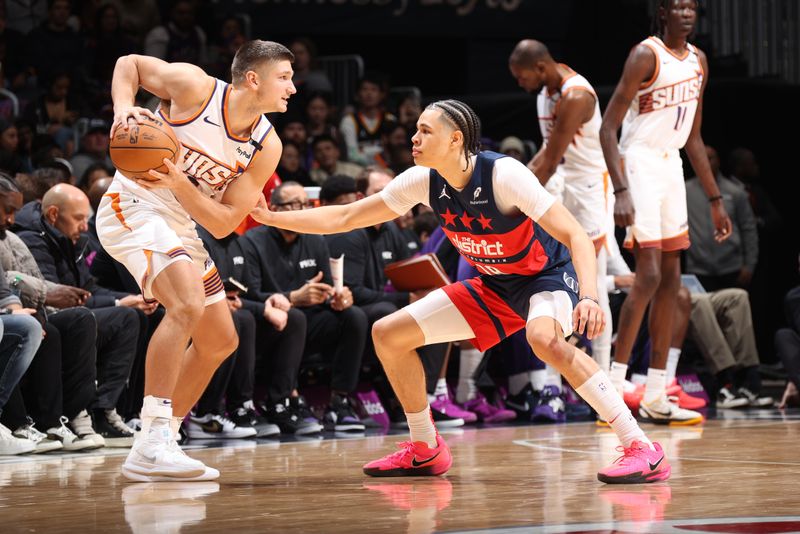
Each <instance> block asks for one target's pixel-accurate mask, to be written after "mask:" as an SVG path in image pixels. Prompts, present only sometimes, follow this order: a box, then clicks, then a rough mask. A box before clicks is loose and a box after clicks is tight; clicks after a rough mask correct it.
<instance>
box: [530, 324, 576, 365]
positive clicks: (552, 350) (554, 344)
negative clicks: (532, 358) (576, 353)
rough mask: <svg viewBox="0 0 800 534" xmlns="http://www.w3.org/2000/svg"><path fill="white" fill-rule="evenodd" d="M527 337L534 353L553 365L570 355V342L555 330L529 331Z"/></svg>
mask: <svg viewBox="0 0 800 534" xmlns="http://www.w3.org/2000/svg"><path fill="white" fill-rule="evenodd" d="M526 337H527V338H528V344H529V345H530V346H531V348H532V349H533V353H534V354H536V357H537V358H539V359H540V360H542V361H543V362H544V363H546V364H550V365H553V364H556V363H557V362H558V361H559V360H563V359H566V358H569V356H570V353H571V351H570V345H569V343H567V342H566V341H564V340H563V339H562V338H561V337H559V336H558V335H557V334H556V333H555V332H547V331H533V332H528V333H527V336H526Z"/></svg>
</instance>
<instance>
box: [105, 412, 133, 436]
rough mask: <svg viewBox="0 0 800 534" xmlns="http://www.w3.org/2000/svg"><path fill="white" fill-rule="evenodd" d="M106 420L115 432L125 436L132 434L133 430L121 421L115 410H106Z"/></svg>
mask: <svg viewBox="0 0 800 534" xmlns="http://www.w3.org/2000/svg"><path fill="white" fill-rule="evenodd" d="M106 420H107V421H108V423H109V424H110V425H111V426H112V427H114V429H115V430H119V431H120V432H123V433H125V434H133V429H132V428H131V427H129V426H128V425H126V424H125V421H123V420H122V417H120V415H119V414H118V413H117V410H116V409H114V410H106Z"/></svg>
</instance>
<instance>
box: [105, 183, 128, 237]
mask: <svg viewBox="0 0 800 534" xmlns="http://www.w3.org/2000/svg"><path fill="white" fill-rule="evenodd" d="M103 196H104V197H108V198H110V199H111V209H112V210H114V213H115V214H116V216H117V220H119V222H120V224H122V226H123V227H124V228H125V229H126V230H128V231H129V232H133V230H132V229H131V227H130V226H128V223H127V222H125V216H124V215H123V214H122V208H120V207H119V193H105V194H104V195H103Z"/></svg>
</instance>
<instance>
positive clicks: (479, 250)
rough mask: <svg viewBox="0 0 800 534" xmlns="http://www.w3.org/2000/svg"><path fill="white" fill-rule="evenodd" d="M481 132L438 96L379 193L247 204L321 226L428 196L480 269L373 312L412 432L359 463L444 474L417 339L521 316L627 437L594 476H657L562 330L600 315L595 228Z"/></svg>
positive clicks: (348, 223) (276, 219)
mask: <svg viewBox="0 0 800 534" xmlns="http://www.w3.org/2000/svg"><path fill="white" fill-rule="evenodd" d="M479 139H480V121H479V120H478V117H477V116H476V115H475V112H474V111H472V109H470V108H469V106H467V105H466V104H464V103H463V102H459V101H457V100H444V101H439V102H434V103H433V104H431V105H429V106H428V107H427V108H426V110H425V111H424V112H423V113H422V115H421V116H420V118H419V121H418V123H417V133H416V134H415V135H414V137H413V139H412V141H413V150H412V153H413V156H414V161H415V162H416V163H417V165H418V166H416V167H412V168H411V169H409V170H407V171H405V172H404V173H402V174H400V175H399V176H397V177H396V178H395V179H394V180H393V181H392V182H391V183H390V184H389V185H388V186H387V187H386V188H385V189H384V190H383V191H382V192H381V193H380V194H379V195H373V196H370V197H367V198H365V199H362V200H359V201H357V202H354V203H352V204H347V205H343V206H326V207H322V208H317V209H313V210H306V211H293V212H281V213H274V212H270V211H269V210H267V209H266V206H265V204H264V202H263V201H262V202H261V203H260V204H259V206H258V207H257V208H256V209H255V210H254V211H253V212H252V216H253V217H254V218H255V219H256V220H257V221H259V222H262V223H264V224H268V225H271V226H277V227H280V228H285V229H287V230H293V231H296V232H304V233H322V234H328V233H337V232H346V231H349V230H352V229H354V228H360V227H365V226H370V225H374V224H378V223H381V222H385V221H389V220H392V219H394V218H396V217H397V215H398V214H402V213H406V212H407V211H408V210H409V209H410V208H411V207H413V206H415V205H416V204H419V203H423V204H427V205H429V206H430V207H431V208H433V210H434V211H435V212H436V213H437V215H438V216H439V218H440V221H441V224H442V227H443V229H444V230H445V233H446V234H447V237H448V238H449V239H450V241H451V242H452V243H453V244H454V245H455V246H456V247H457V248H458V250H459V251H460V253H461V254H462V256H464V258H465V259H466V260H467V261H468V262H470V263H471V264H472V265H474V266H475V267H476V268H477V269H478V270H479V271H480V272H481V273H482V274H480V275H479V276H477V277H475V278H472V279H469V280H464V281H460V282H456V283H454V284H451V285H449V286H446V287H444V288H442V289H437V290H435V291H432V292H431V293H429V294H428V295H427V296H426V297H424V298H422V299H420V300H418V301H416V302H414V303H412V304H410V305H408V306H406V307H405V308H403V309H402V310H398V311H397V312H395V313H393V314H391V315H389V316H387V317H384V318H383V319H381V320H380V321H378V322H377V323H375V325H374V327H373V330H372V335H373V341H374V345H375V350H376V352H377V354H378V357H379V358H380V360H381V363H382V364H383V367H384V369H385V370H386V374H387V376H388V377H389V380H390V381H391V383H392V387H393V388H394V391H395V393H396V394H397V398H398V399H399V400H400V402H401V403H402V404H403V408H404V410H405V412H406V418H407V419H408V425H409V429H410V430H411V441H409V442H406V443H403V444H401V450H400V451H398V452H395V453H392V454H389V455H387V456H385V457H384V458H381V459H379V460H376V461H373V462H370V463H368V464H366V465H365V466H364V472H365V473H366V474H368V475H371V476H407V475H440V474H443V473H445V472H446V471H447V470H448V469H449V468H450V466H451V464H452V457H451V455H450V450H449V448H448V447H447V444H446V443H445V442H444V440H443V439H442V437H441V436H439V435H438V433H437V432H436V428H435V427H434V425H433V421H432V419H431V414H430V407H429V406H428V401H427V396H426V392H425V384H424V380H425V379H424V373H423V369H422V364H421V362H420V360H419V357H418V356H417V354H416V352H415V351H414V349H416V348H417V347H420V346H422V345H427V344H431V343H442V342H448V341H457V340H464V339H470V340H472V341H473V343H474V344H475V345H476V346H477V347H479V348H480V349H481V350H484V349H486V348H488V347H491V346H492V345H494V344H495V343H497V342H498V341H500V340H501V339H502V338H504V337H505V336H507V335H510V334H512V333H514V332H516V331H518V330H521V329H523V328H524V329H525V330H526V335H527V338H528V341H529V342H530V344H531V347H532V348H533V350H534V352H535V353H536V354H537V356H539V357H540V358H541V359H542V360H543V361H545V362H546V363H548V364H550V365H552V366H553V367H555V368H556V369H557V370H558V371H559V372H560V373H561V374H563V375H564V377H565V378H566V379H567V380H568V381H569V382H570V383H571V384H572V385H573V386H575V388H576V390H577V392H578V393H579V394H580V395H581V396H583V398H585V399H586V400H587V401H588V402H589V404H591V405H592V407H594V409H595V410H597V412H598V413H599V414H600V415H601V416H602V417H603V418H604V419H605V420H606V421H609V423H610V425H611V427H612V429H614V431H615V432H616V433H617V435H618V436H619V437H620V440H621V441H622V444H623V446H624V447H625V451H626V452H625V454H624V455H623V456H622V457H621V458H620V459H618V460H617V461H615V463H614V464H612V465H611V466H610V467H608V468H606V469H604V470H602V471H601V472H600V473H599V474H598V478H599V479H600V480H603V481H605V482H617V483H619V482H625V483H636V482H654V481H656V480H665V479H666V478H668V477H669V474H670V467H669V464H668V463H667V461H666V459H665V457H664V453H663V451H662V450H661V447H660V446H659V445H658V444H654V443H651V442H650V441H649V440H648V439H647V438H646V437H645V435H644V433H643V432H642V431H641V429H640V428H639V426H638V425H637V423H636V420H635V419H634V418H633V416H632V415H631V413H630V410H628V408H627V407H626V406H625V403H624V402H623V400H622V397H621V396H620V395H619V393H617V392H616V390H614V388H613V387H611V384H610V382H609V381H608V378H607V376H606V374H605V372H603V371H602V370H600V369H599V368H598V366H597V364H596V363H595V362H594V361H593V360H592V359H591V358H590V357H589V356H587V355H586V354H585V353H583V352H581V351H579V350H578V349H576V348H575V347H573V346H572V345H570V344H569V343H567V342H566V340H565V337H566V336H569V335H570V334H571V333H572V331H573V323H574V324H575V330H577V331H578V332H584V331H585V332H586V334H587V336H588V337H589V338H592V337H594V336H596V335H597V334H598V333H599V332H600V331H601V330H602V329H603V327H604V316H603V313H602V311H601V309H600V307H599V306H598V304H597V287H596V286H597V284H596V278H595V268H596V266H595V253H594V246H593V245H592V242H591V240H590V239H589V237H588V236H587V235H586V232H585V231H584V230H583V229H582V228H581V226H580V225H579V224H578V222H577V221H576V220H575V219H574V217H572V215H570V213H569V212H568V211H567V210H566V208H564V206H562V205H561V204H560V203H559V202H557V201H556V200H555V199H554V198H553V196H552V195H550V194H549V193H548V192H547V191H545V190H544V188H543V187H542V186H541V185H540V184H539V181H538V180H537V179H536V177H535V176H534V175H533V174H532V173H531V172H530V171H529V170H528V169H527V167H525V166H524V165H523V164H521V163H520V162H518V161H516V160H514V159H512V158H507V157H503V156H501V155H500V154H495V153H492V152H481V151H480V147H479ZM568 251H569V252H568ZM570 253H571V255H572V259H573V260H574V265H573V263H572V261H571V260H570ZM650 466H652V467H650Z"/></svg>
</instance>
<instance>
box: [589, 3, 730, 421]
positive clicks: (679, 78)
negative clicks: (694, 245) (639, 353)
mask: <svg viewBox="0 0 800 534" xmlns="http://www.w3.org/2000/svg"><path fill="white" fill-rule="evenodd" d="M696 21H697V2H696V1H695V0H662V1H661V2H660V3H659V7H658V11H657V13H656V15H655V23H656V24H655V25H654V28H653V30H654V31H653V35H651V36H650V37H648V38H647V39H645V40H644V41H642V42H641V43H640V44H638V45H637V46H635V47H634V48H633V50H632V51H631V53H630V55H629V56H628V60H627V61H626V63H625V68H624V70H623V72H622V78H621V79H620V82H619V84H618V85H617V88H616V89H615V91H614V94H613V95H612V97H611V101H610V102H609V104H608V107H607V108H606V112H605V115H604V116H603V122H602V125H601V127H600V142H601V144H602V146H603V154H604V155H605V159H606V164H607V165H608V172H609V174H610V175H611V179H612V181H613V183H614V195H615V200H616V202H615V207H614V212H615V219H616V222H617V224H618V225H619V226H625V227H628V233H627V237H626V240H625V245H626V247H630V248H633V252H634V255H635V257H636V279H635V282H634V284H633V288H632V289H631V292H630V294H629V295H628V298H626V299H625V303H624V305H623V306H622V310H621V312H620V317H619V331H618V335H617V349H616V353H615V355H614V360H615V361H614V363H613V364H612V367H611V381H612V383H613V384H614V385H615V387H617V389H618V390H621V388H622V383H623V380H624V379H625V374H626V372H627V368H628V365H627V364H628V360H629V358H630V355H631V350H632V348H633V343H634V341H635V339H636V334H637V333H638V331H639V326H640V325H641V322H642V317H643V316H644V311H645V309H646V308H647V305H648V304H650V322H649V327H650V337H651V351H650V369H649V370H648V374H647V384H646V386H645V393H644V398H643V399H642V402H641V404H640V407H639V415H640V416H641V417H642V418H643V419H644V420H646V421H650V422H653V423H658V424H673V425H674V424H679V425H688V424H697V423H700V422H702V420H703V418H702V416H701V415H700V414H699V413H697V412H694V411H691V410H685V409H682V408H679V407H678V406H677V405H676V404H672V403H670V402H668V401H667V398H666V394H665V389H666V386H667V384H666V369H665V368H666V363H667V356H668V350H669V344H670V338H671V336H672V318H673V316H674V309H675V306H676V295H677V293H678V288H679V287H680V274H681V272H680V251H681V250H683V249H686V248H688V247H689V224H688V220H687V213H686V190H685V188H684V185H683V165H682V163H681V158H680V155H679V153H678V151H679V150H680V149H681V148H685V150H686V154H687V155H688V156H689V160H690V161H691V163H692V167H693V168H694V170H695V172H696V173H697V175H698V176H699V177H700V182H701V184H702V186H703V189H704V191H705V193H706V195H707V196H708V200H709V202H710V207H711V216H712V220H713V221H714V228H715V235H716V239H717V240H718V241H722V240H724V239H727V238H728V237H730V235H731V221H730V219H729V218H728V215H727V214H726V213H725V207H724V206H723V204H722V202H721V200H722V196H720V193H719V189H718V188H717V184H716V181H715V179H714V176H713V175H712V174H711V167H710V166H709V163H708V156H707V155H706V150H705V144H704V143H703V139H702V137H701V135H700V124H701V122H702V109H703V91H704V89H705V86H706V83H707V81H708V78H707V73H708V61H707V60H706V56H705V54H704V53H703V52H702V51H701V50H699V49H698V48H697V47H696V46H694V45H692V44H690V43H689V42H688V41H687V39H688V37H689V35H690V34H691V33H692V31H694V25H695V22H696ZM623 118H624V121H623ZM620 125H621V126H622V137H621V139H620V141H619V146H617V130H619V128H620Z"/></svg>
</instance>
